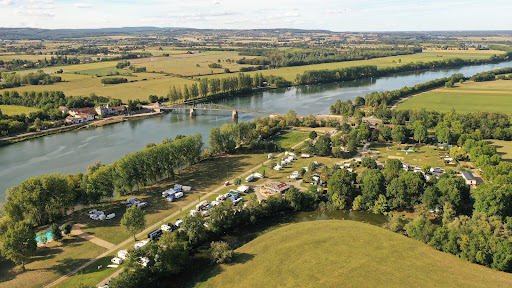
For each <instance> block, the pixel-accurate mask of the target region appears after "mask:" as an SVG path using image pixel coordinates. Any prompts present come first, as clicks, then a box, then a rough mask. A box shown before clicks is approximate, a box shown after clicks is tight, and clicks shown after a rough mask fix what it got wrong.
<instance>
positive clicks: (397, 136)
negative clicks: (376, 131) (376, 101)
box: [391, 125, 407, 143]
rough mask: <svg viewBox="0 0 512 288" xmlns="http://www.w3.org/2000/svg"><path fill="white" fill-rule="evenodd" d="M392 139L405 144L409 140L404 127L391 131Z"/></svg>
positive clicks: (397, 127)
mask: <svg viewBox="0 0 512 288" xmlns="http://www.w3.org/2000/svg"><path fill="white" fill-rule="evenodd" d="M391 137H392V138H393V141H395V142H398V143H404V142H405V141H406V140H407V130H406V129H405V127H404V126H402V125H397V126H395V127H394V128H393V130H392V131H391Z"/></svg>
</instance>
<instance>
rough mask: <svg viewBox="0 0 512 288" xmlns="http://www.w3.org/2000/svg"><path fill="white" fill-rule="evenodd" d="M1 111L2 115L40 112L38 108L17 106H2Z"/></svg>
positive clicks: (0, 106)
mask: <svg viewBox="0 0 512 288" xmlns="http://www.w3.org/2000/svg"><path fill="white" fill-rule="evenodd" d="M0 110H2V114H5V115H9V116H10V115H18V114H21V113H25V114H28V113H30V112H35V111H38V110H39V109H37V108H32V107H25V106H17V105H0Z"/></svg>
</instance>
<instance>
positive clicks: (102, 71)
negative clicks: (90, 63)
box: [75, 67, 132, 76]
mask: <svg viewBox="0 0 512 288" xmlns="http://www.w3.org/2000/svg"><path fill="white" fill-rule="evenodd" d="M75 73H78V74H82V75H91V76H109V75H115V74H116V73H118V74H120V75H128V74H132V71H131V70H129V69H117V68H116V67H105V68H97V69H89V70H81V71H77V72H75Z"/></svg>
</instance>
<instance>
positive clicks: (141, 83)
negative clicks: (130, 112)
mask: <svg viewBox="0 0 512 288" xmlns="http://www.w3.org/2000/svg"><path fill="white" fill-rule="evenodd" d="M61 75H63V76H62V77H63V79H64V80H66V81H68V82H60V83H55V84H53V85H36V86H22V87H18V88H12V89H6V90H16V91H20V92H21V91H63V92H64V94H66V95H67V96H89V95H90V94H91V93H96V94H97V95H101V96H111V97H113V98H118V99H121V100H122V101H123V102H125V103H126V102H127V101H128V100H135V99H140V100H147V99H148V96H149V95H158V96H165V95H167V93H169V89H170V87H171V86H177V87H182V86H184V85H185V84H188V85H189V86H190V85H191V84H192V83H197V82H195V81H193V80H188V79H185V78H179V77H170V76H164V75H162V74H156V73H133V74H132V75H122V77H125V78H127V79H128V81H129V82H128V83H122V84H115V85H103V84H102V83H101V79H102V78H101V77H95V76H88V75H78V74H61ZM114 77H118V76H114ZM130 81H134V82H130Z"/></svg>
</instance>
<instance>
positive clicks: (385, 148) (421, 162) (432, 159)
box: [370, 144, 445, 169]
mask: <svg viewBox="0 0 512 288" xmlns="http://www.w3.org/2000/svg"><path fill="white" fill-rule="evenodd" d="M398 147H400V148H401V149H402V150H398V149H397V148H398ZM407 147H409V148H408V149H411V150H414V152H405V151H403V150H405V149H406V148H407ZM434 149H436V148H434V146H429V145H421V144H416V145H412V146H411V145H397V144H372V145H371V146H370V152H372V153H373V154H374V155H376V156H377V161H380V162H385V161H386V160H388V159H398V160H400V161H402V162H403V163H407V164H409V165H416V166H425V165H428V166H430V167H441V169H445V164H444V162H443V160H441V158H440V157H439V150H434Z"/></svg>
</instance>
